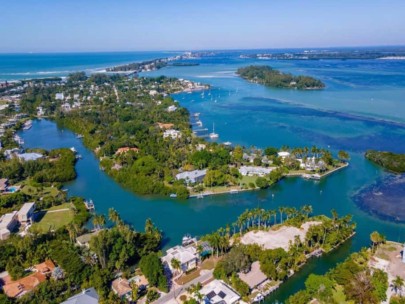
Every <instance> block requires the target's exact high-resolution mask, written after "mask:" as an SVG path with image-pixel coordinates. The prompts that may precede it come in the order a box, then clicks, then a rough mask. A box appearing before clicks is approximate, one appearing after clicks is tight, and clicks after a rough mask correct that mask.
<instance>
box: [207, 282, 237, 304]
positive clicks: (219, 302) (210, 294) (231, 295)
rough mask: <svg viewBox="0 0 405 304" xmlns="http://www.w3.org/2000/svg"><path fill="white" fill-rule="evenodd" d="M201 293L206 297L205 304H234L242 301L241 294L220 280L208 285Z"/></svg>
mask: <svg viewBox="0 0 405 304" xmlns="http://www.w3.org/2000/svg"><path fill="white" fill-rule="evenodd" d="M200 293H201V294H202V295H203V296H204V303H213V304H234V303H238V301H239V300H240V296H239V294H237V293H236V291H234V290H233V289H232V288H231V287H229V286H228V285H227V284H225V283H224V282H223V281H220V280H214V281H212V282H210V283H208V284H207V285H205V286H204V287H203V288H202V289H201V290H200Z"/></svg>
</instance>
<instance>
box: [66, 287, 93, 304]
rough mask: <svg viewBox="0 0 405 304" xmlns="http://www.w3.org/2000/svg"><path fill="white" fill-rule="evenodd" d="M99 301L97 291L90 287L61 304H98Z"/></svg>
mask: <svg viewBox="0 0 405 304" xmlns="http://www.w3.org/2000/svg"><path fill="white" fill-rule="evenodd" d="M98 299H99V296H98V294H97V292H96V290H95V289H94V288H93V287H90V288H87V289H84V290H83V291H82V292H81V293H79V294H77V295H74V296H73V297H70V298H69V299H67V300H66V301H64V302H62V303H60V304H98Z"/></svg>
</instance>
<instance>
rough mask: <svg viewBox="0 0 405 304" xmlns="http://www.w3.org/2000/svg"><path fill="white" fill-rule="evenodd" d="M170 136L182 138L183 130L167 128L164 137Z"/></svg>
mask: <svg viewBox="0 0 405 304" xmlns="http://www.w3.org/2000/svg"><path fill="white" fill-rule="evenodd" d="M168 137H170V138H171V139H177V138H180V137H181V132H180V131H177V130H173V129H169V130H166V131H165V132H164V133H163V138H168Z"/></svg>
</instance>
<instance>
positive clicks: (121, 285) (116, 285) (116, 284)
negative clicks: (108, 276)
mask: <svg viewBox="0 0 405 304" xmlns="http://www.w3.org/2000/svg"><path fill="white" fill-rule="evenodd" d="M111 289H112V291H113V292H114V293H115V294H116V295H117V296H118V297H119V298H120V299H124V298H127V297H128V298H129V297H131V293H132V288H131V284H130V283H129V281H128V280H127V279H124V278H117V279H115V280H114V281H112V283H111Z"/></svg>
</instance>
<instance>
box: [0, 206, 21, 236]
mask: <svg viewBox="0 0 405 304" xmlns="http://www.w3.org/2000/svg"><path fill="white" fill-rule="evenodd" d="M17 224H18V221H17V211H13V212H10V213H6V214H4V215H3V216H2V217H0V240H6V239H8V237H9V236H10V233H11V231H12V230H13V229H14V228H15V226H16V225H17Z"/></svg>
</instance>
